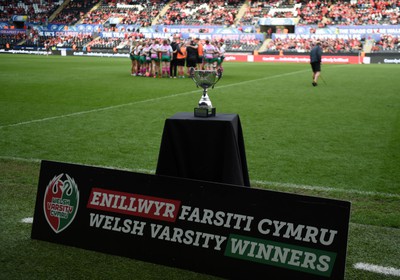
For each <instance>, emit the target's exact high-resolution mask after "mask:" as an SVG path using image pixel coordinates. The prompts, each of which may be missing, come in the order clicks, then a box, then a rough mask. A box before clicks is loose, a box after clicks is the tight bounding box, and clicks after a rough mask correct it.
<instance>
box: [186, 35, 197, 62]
mask: <svg viewBox="0 0 400 280" xmlns="http://www.w3.org/2000/svg"><path fill="white" fill-rule="evenodd" d="M197 48H198V47H197V44H196V43H195V42H194V41H193V40H191V41H190V43H189V44H187V45H186V67H187V68H188V69H189V68H191V67H193V68H196V65H197V58H198V52H197Z"/></svg>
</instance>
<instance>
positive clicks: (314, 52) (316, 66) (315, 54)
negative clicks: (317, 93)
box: [310, 42, 322, 87]
mask: <svg viewBox="0 0 400 280" xmlns="http://www.w3.org/2000/svg"><path fill="white" fill-rule="evenodd" d="M321 58H322V48H321V42H317V43H316V44H315V45H314V47H313V48H312V49H311V52H310V64H311V69H312V72H313V75H312V79H313V81H312V85H313V86H314V87H315V86H317V85H318V77H319V76H320V75H321Z"/></svg>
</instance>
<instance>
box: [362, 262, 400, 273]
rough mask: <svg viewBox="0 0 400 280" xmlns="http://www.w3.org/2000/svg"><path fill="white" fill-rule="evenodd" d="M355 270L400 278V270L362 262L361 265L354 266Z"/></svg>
mask: <svg viewBox="0 0 400 280" xmlns="http://www.w3.org/2000/svg"><path fill="white" fill-rule="evenodd" d="M354 268H356V269H360V270H366V271H370V272H375V273H379V274H384V275H390V276H400V269H397V268H394V267H385V266H380V265H375V264H369V263H361V262H360V263H356V264H354Z"/></svg>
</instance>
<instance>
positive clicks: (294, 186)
mask: <svg viewBox="0 0 400 280" xmlns="http://www.w3.org/2000/svg"><path fill="white" fill-rule="evenodd" d="M252 182H253V183H255V184H260V185H270V186H275V187H280V188H292V189H302V190H312V191H329V192H341V193H351V194H360V195H367V196H375V195H376V196H382V197H389V198H400V195H399V194H393V193H383V192H372V191H360V190H354V189H340V188H332V187H324V186H308V185H298V184H291V183H280V182H269V181H259V180H253V181H252Z"/></svg>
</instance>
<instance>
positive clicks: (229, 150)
mask: <svg viewBox="0 0 400 280" xmlns="http://www.w3.org/2000/svg"><path fill="white" fill-rule="evenodd" d="M156 174H157V175H166V176H174V177H183V178H189V179H195V180H202V181H212V182H219V183H226V184H233V185H239V186H246V187H250V180H249V175H248V169H247V161H246V153H245V147H244V140H243V133H242V127H241V123H240V118H239V115H237V114H217V115H216V116H215V117H209V118H199V117H194V114H193V113H177V114H175V115H174V116H172V117H170V118H168V119H166V121H165V125H164V131H163V135H162V141H161V147H160V153H159V158H158V164H157V170H156Z"/></svg>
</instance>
